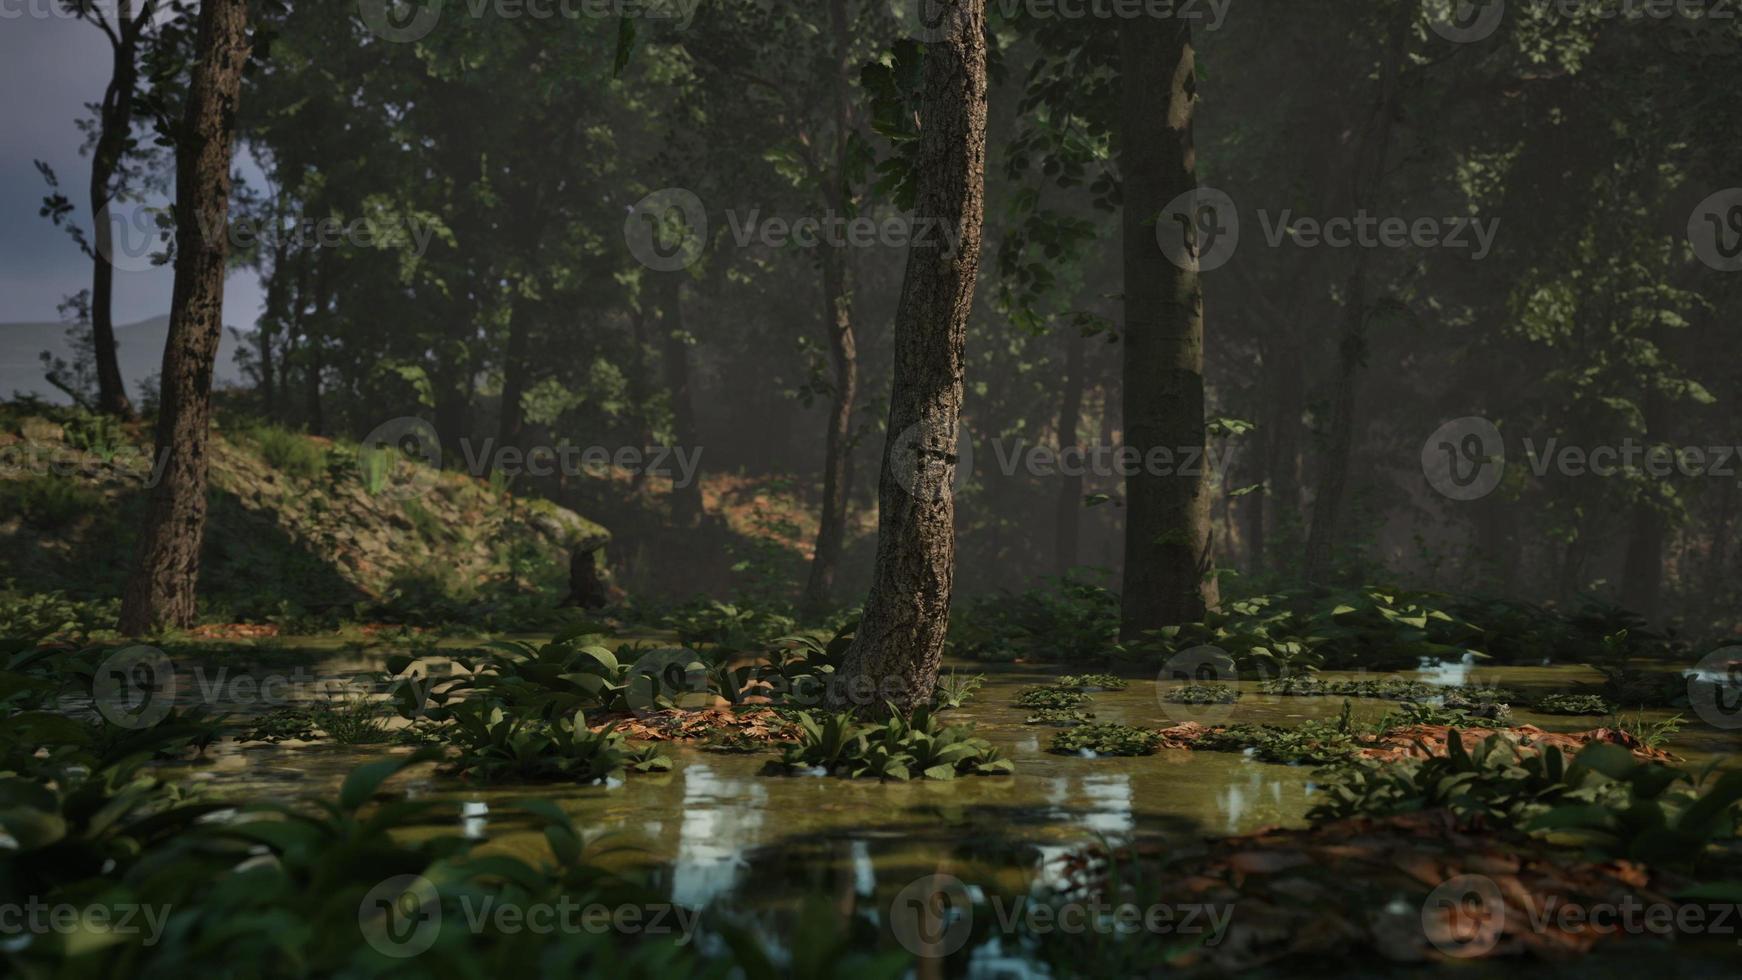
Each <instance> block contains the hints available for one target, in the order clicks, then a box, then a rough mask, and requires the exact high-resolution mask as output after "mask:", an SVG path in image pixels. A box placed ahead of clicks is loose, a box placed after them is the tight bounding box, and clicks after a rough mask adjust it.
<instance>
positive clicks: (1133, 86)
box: [1119, 17, 1217, 639]
mask: <svg viewBox="0 0 1742 980" xmlns="http://www.w3.org/2000/svg"><path fill="white" fill-rule="evenodd" d="M1119 48H1120V75H1121V79H1122V86H1121V95H1120V119H1121V132H1120V142H1121V148H1120V160H1119V169H1120V172H1121V174H1122V175H1123V177H1124V182H1125V185H1124V236H1125V243H1124V259H1125V269H1124V275H1125V378H1124V399H1123V400H1124V403H1125V410H1124V416H1125V443H1126V445H1128V446H1130V447H1132V448H1134V449H1136V450H1137V452H1138V453H1139V454H1140V456H1142V457H1143V458H1144V459H1146V460H1147V459H1148V458H1149V455H1150V453H1151V452H1152V451H1154V450H1166V451H1168V452H1170V453H1172V454H1173V457H1174V459H1175V460H1176V461H1180V460H1183V459H1184V458H1185V457H1186V454H1188V453H1190V452H1193V451H1196V452H1197V453H1198V459H1199V460H1200V461H1201V460H1202V459H1203V458H1204V453H1205V450H1207V448H1208V444H1209V441H1208V438H1207V433H1206V432H1205V428H1204V296H1203V289H1202V285H1201V283H1200V281H1199V274H1198V270H1197V268H1196V267H1195V265H1196V263H1195V262H1193V263H1191V264H1190V266H1191V267H1188V268H1183V269H1182V268H1179V267H1178V266H1176V265H1174V264H1173V263H1172V262H1170V261H1168V258H1167V256H1166V255H1165V254H1163V252H1162V250H1161V246H1160V243H1159V242H1158V241H1157V239H1156V232H1155V227H1156V224H1155V223H1156V219H1157V218H1158V217H1159V216H1160V215H1161V212H1162V209H1163V208H1165V207H1166V206H1167V205H1168V203H1169V202H1170V201H1172V200H1173V199H1175V198H1176V197H1178V196H1179V195H1181V194H1184V193H1186V192H1188V191H1191V190H1194V189H1195V188H1196V187H1197V173H1196V168H1197V158H1196V150H1195V148H1194V146H1193V142H1192V115H1193V111H1194V109H1195V108H1196V94H1197V81H1196V77H1195V62H1196V59H1195V55H1194V53H1193V50H1192V36H1191V24H1190V22H1188V21H1186V20H1176V19H1159V18H1153V17H1139V18H1135V19H1132V20H1128V21H1124V22H1122V23H1121V24H1120V26H1119ZM1125 499H1126V508H1127V509H1126V523H1125V583H1124V601H1123V606H1124V608H1123V610H1122V617H1121V618H1122V623H1121V628H1120V632H1121V634H1122V635H1123V636H1124V637H1125V638H1127V639H1135V638H1136V637H1138V636H1140V635H1141V634H1142V633H1144V632H1145V631H1147V630H1154V629H1160V628H1161V627H1164V626H1174V625H1178V624H1180V623H1188V622H1193V621H1196V620H1198V619H1201V618H1203V615H1204V611H1205V609H1206V608H1208V607H1212V606H1214V605H1215V604H1216V601H1217V587H1216V579H1215V576H1214V566H1213V561H1214V558H1213V554H1212V533H1211V524H1210V481H1209V474H1208V467H1207V466H1204V465H1199V466H1198V467H1197V468H1196V470H1195V472H1194V473H1191V474H1187V473H1173V474H1170V475H1165V476H1162V475H1155V474H1151V473H1148V472H1139V473H1138V474H1137V475H1134V476H1131V477H1129V478H1128V479H1127V480H1126V484H1125Z"/></svg>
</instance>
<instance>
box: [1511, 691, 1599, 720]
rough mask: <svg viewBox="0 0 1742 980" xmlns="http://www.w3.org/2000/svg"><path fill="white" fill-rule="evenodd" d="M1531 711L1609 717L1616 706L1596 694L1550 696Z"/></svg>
mask: <svg viewBox="0 0 1742 980" xmlns="http://www.w3.org/2000/svg"><path fill="white" fill-rule="evenodd" d="M1530 710H1532V711H1534V712H1536V713H1537V714H1543V715H1608V714H1613V713H1614V711H1615V706H1614V705H1612V704H1610V703H1609V702H1607V701H1605V700H1603V699H1602V698H1601V697H1599V696H1598V695H1595V694H1550V695H1548V696H1546V697H1542V698H1538V699H1537V700H1536V701H1535V702H1534V703H1533V704H1531V706H1530Z"/></svg>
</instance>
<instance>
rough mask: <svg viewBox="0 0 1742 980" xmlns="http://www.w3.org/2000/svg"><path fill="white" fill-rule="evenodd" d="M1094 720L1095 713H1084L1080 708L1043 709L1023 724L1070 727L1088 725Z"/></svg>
mask: <svg viewBox="0 0 1742 980" xmlns="http://www.w3.org/2000/svg"><path fill="white" fill-rule="evenodd" d="M1094 720H1095V713H1094V712H1093V711H1084V710H1082V709H1080V708H1041V709H1040V710H1039V711H1036V712H1034V713H1033V714H1031V715H1029V716H1028V717H1027V718H1025V719H1023V722H1022V723H1023V724H1024V725H1061V726H1070V725H1086V724H1088V723H1089V722H1091V721H1094Z"/></svg>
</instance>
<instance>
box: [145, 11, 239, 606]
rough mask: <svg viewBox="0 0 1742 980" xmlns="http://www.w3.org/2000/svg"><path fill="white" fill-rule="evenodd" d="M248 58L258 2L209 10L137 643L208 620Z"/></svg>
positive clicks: (178, 209)
mask: <svg viewBox="0 0 1742 980" xmlns="http://www.w3.org/2000/svg"><path fill="white" fill-rule="evenodd" d="M248 50H249V39H248V4H247V0H205V2H204V3H202V4H201V5H200V13H199V36H198V42H197V47H196V48H195V51H196V58H197V60H196V61H195V63H194V66H193V77H192V81H191V83H190V85H189V87H188V96H187V113H186V116H185V118H184V120H183V124H182V131H181V132H180V133H179V134H177V135H178V139H177V145H176V175H175V185H176V199H175V217H176V258H175V288H174V292H173V295H172V299H171V304H170V322H169V339H168V342H167V344H166V345H165V347H164V352H163V394H162V398H161V404H160V406H159V409H158V418H157V453H158V456H159V457H160V458H161V459H162V460H163V462H164V465H163V467H162V473H163V475H162V477H161V479H160V480H159V481H158V483H157V484H156V485H155V486H154V487H152V489H151V498H150V505H149V509H148V511H147V514H146V519H145V528H144V531H143V533H142V534H141V537H140V545H139V555H138V558H137V559H136V561H135V563H134V566H133V572H132V575H131V576H130V577H129V579H128V581H127V588H126V591H125V593H124V595H123V597H122V601H121V630H122V632H124V633H127V634H129V635H138V634H140V633H144V632H148V631H150V630H152V629H155V628H159V627H185V626H189V625H191V624H192V623H193V620H194V615H195V611H196V605H195V599H196V596H195V587H196V584H197V582H198V580H199V571H200V545H201V542H202V541H203V539H204V537H205V529H206V475H207V465H208V461H207V458H206V446H207V440H208V439H209V429H210V427H211V410H212V370H213V360H214V358H215V357H216V356H217V351H218V339H219V337H220V335H221V334H222V333H223V329H224V321H223V314H224V274H225V266H226V263H227V262H228V259H229V235H228V226H229V216H230V159H231V150H232V146H233V143H234V139H235V126H236V111H237V107H238V104H239V103H240V101H241V91H242V69H243V66H244V65H245V64H246V63H247V61H248Z"/></svg>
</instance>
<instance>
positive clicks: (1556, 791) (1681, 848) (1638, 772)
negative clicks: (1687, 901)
mask: <svg viewBox="0 0 1742 980" xmlns="http://www.w3.org/2000/svg"><path fill="white" fill-rule="evenodd" d="M1447 748H1448V752H1447V754H1446V755H1444V756H1438V757H1433V758H1427V759H1418V760H1408V761H1404V762H1387V763H1385V764H1383V765H1378V764H1372V763H1364V762H1357V763H1353V764H1350V765H1348V766H1345V767H1343V768H1341V769H1338V770H1336V771H1335V772H1334V774H1333V778H1332V782H1331V783H1330V784H1329V785H1328V786H1326V787H1325V789H1324V793H1325V800H1324V802H1322V803H1320V804H1318V805H1317V806H1315V807H1314V808H1313V809H1312V810H1311V811H1310V812H1309V814H1308V816H1309V817H1310V818H1311V819H1313V820H1331V819H1339V818H1342V817H1348V816H1355V815H1368V816H1383V815H1388V814H1394V813H1407V812H1413V811H1417V810H1427V809H1437V808H1445V809H1448V810H1451V811H1452V812H1453V813H1455V814H1457V815H1458V816H1459V817H1461V818H1463V819H1466V820H1474V819H1478V818H1480V819H1484V820H1490V821H1494V822H1496V823H1498V824H1501V825H1504V826H1511V827H1515V828H1519V829H1522V830H1525V831H1527V832H1531V833H1537V834H1542V835H1546V836H1549V837H1551V838H1553V839H1555V840H1557V841H1561V842H1565V843H1570V844H1575V845H1577V846H1580V847H1582V848H1584V849H1585V850H1586V851H1587V852H1588V853H1590V854H1591V855H1593V856H1599V857H1604V858H1615V857H1625V858H1630V859H1633V860H1639V861H1647V862H1650V863H1653V864H1660V865H1665V866H1689V865H1693V864H1695V863H1697V862H1699V861H1701V860H1702V859H1703V858H1704V856H1705V855H1706V853H1707V849H1708V848H1709V847H1710V846H1711V845H1713V844H1715V843H1726V842H1727V843H1729V844H1730V845H1732V846H1733V845H1734V843H1735V837H1736V835H1737V831H1738V823H1737V819H1738V815H1739V814H1738V806H1737V804H1738V802H1739V801H1742V773H1735V772H1732V773H1728V774H1726V775H1724V776H1722V777H1720V778H1718V779H1717V780H1716V781H1715V782H1711V784H1710V785H1709V786H1708V785H1706V784H1707V782H1708V779H1707V778H1702V777H1696V776H1693V775H1691V774H1689V773H1687V772H1684V771H1682V770H1679V769H1674V768H1671V767H1669V766H1664V765H1661V764H1658V763H1651V762H1640V761H1638V760H1637V759H1635V758H1634V757H1633V755H1632V753H1630V752H1628V751H1627V750H1626V749H1623V748H1620V747H1618V746H1614V745H1609V744H1606V743H1602V742H1594V743H1592V744H1590V745H1587V746H1585V747H1584V748H1583V749H1582V750H1580V752H1579V754H1578V755H1577V756H1576V757H1574V759H1573V760H1572V762H1571V764H1568V762H1567V760H1566V758H1565V757H1564V756H1563V754H1562V753H1561V752H1560V750H1559V749H1556V748H1554V747H1552V746H1551V747H1547V748H1545V749H1543V751H1541V752H1540V753H1526V752H1523V751H1521V750H1520V749H1519V748H1518V746H1517V745H1516V744H1514V743H1513V742H1511V741H1510V740H1508V739H1506V738H1505V737H1504V736H1502V735H1493V736H1490V737H1489V738H1487V739H1486V740H1484V741H1483V742H1482V743H1481V744H1479V745H1477V746H1476V748H1475V749H1473V750H1470V751H1466V750H1465V749H1464V746H1463V741H1462V739H1461V738H1459V737H1458V735H1457V733H1456V732H1454V733H1453V736H1452V738H1451V739H1450V741H1449V743H1448V746H1447Z"/></svg>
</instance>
